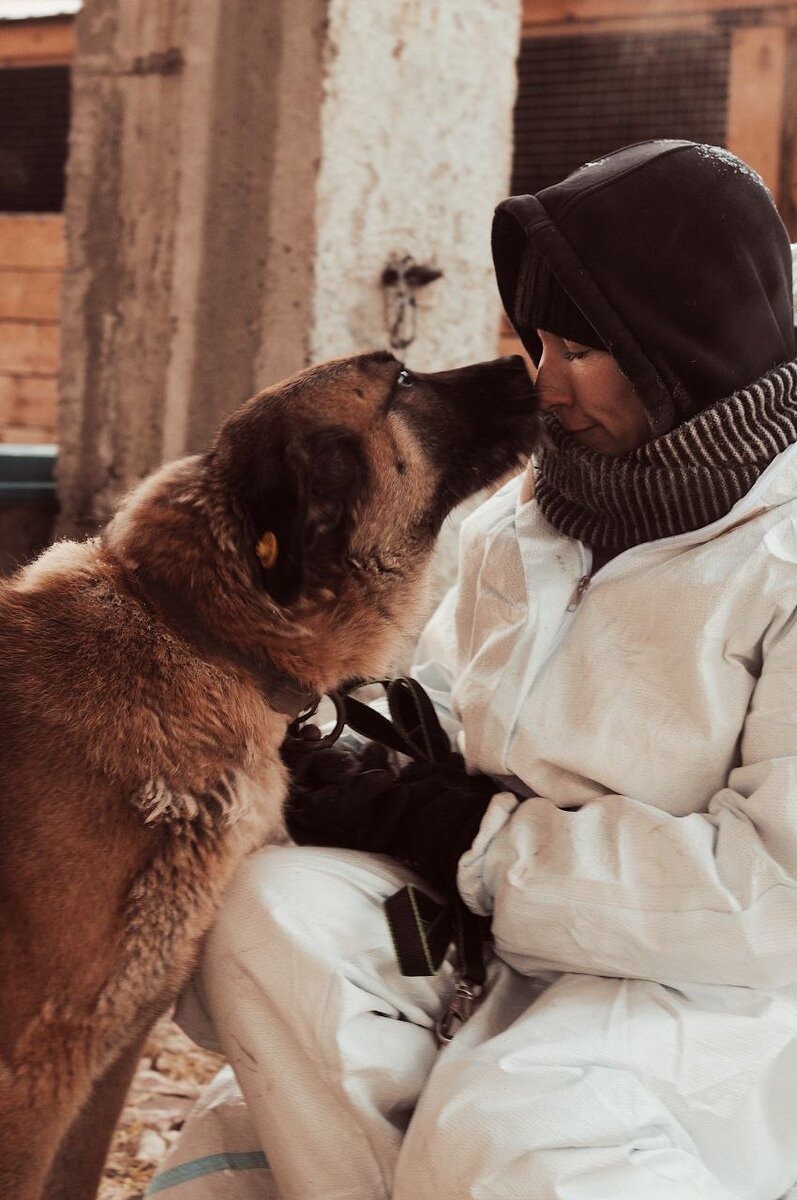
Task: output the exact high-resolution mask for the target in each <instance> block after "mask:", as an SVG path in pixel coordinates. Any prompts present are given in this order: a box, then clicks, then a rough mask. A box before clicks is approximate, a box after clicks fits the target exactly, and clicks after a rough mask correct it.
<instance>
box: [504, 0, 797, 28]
mask: <svg viewBox="0 0 797 1200" xmlns="http://www.w3.org/2000/svg"><path fill="white" fill-rule="evenodd" d="M651 7H652V6H651V3H650V0H523V25H524V27H532V26H534V25H545V24H553V23H555V22H559V23H564V22H574V23H575V22H594V21H599V20H604V19H606V18H617V17H621V18H628V19H634V18H637V17H639V18H645V17H649V16H650V15H651ZM662 7H663V8H664V10H665V12H666V16H667V18H673V17H676V16H688V15H694V14H695V13H716V12H727V11H733V10H734V9H735V8H739V7H745V8H747V9H753V10H759V11H764V12H766V13H768V14H771V15H775V14H779V13H783V14H785V13H787V12H788V10H790V9H791V10H793V9H795V8H797V5H795V4H793V3H782V4H772V3H770V4H762V3H758V4H748V5H740V4H738V3H734V2H733V0H666V3H665V4H664V5H663V6H662Z"/></svg>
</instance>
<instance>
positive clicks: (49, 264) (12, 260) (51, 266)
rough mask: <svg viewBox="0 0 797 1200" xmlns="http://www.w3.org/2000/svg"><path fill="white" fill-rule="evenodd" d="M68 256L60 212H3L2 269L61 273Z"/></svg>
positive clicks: (0, 220) (0, 236) (0, 222)
mask: <svg viewBox="0 0 797 1200" xmlns="http://www.w3.org/2000/svg"><path fill="white" fill-rule="evenodd" d="M65 257H66V252H65V244H64V218H63V216H62V215H61V214H60V213H47V214H45V215H40V214H38V213H36V214H34V213H30V214H28V213H21V214H20V213H0V270H3V269H6V270H7V269H9V268H14V267H22V268H24V269H25V270H33V271H52V270H61V269H62V268H63V266H64V260H65Z"/></svg>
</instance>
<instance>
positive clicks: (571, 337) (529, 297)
mask: <svg viewBox="0 0 797 1200" xmlns="http://www.w3.org/2000/svg"><path fill="white" fill-rule="evenodd" d="M515 312H518V313H523V316H524V317H525V319H526V322H527V323H528V324H529V325H530V326H531V327H532V328H533V329H544V330H545V331H546V333H555V334H557V335H558V336H559V337H561V338H567V340H568V341H572V342H579V343H580V344H581V345H582V346H593V347H594V348H595V349H596V350H605V349H606V347H605V346H604V344H603V342H602V341H601V339H600V338H599V337H598V334H597V333H596V332H595V330H594V329H593V328H592V326H591V325H590V323H589V321H588V320H587V318H586V317H585V316H584V314H583V313H582V311H581V309H580V308H579V307H578V306H577V305H576V304H574V303H573V301H572V300H571V299H570V297H569V296H568V294H567V292H566V291H565V290H564V288H563V287H562V285H561V284H560V283H558V282H557V280H556V276H555V275H553V273H552V272H551V268H550V267H549V266H548V264H547V263H546V262H545V260H544V259H543V258H540V256H539V254H534V252H533V251H532V250H531V249H530V248H528V247H527V249H526V251H525V252H524V255H523V260H522V262H521V264H520V271H519V273H518V281H517V289H516V292H515Z"/></svg>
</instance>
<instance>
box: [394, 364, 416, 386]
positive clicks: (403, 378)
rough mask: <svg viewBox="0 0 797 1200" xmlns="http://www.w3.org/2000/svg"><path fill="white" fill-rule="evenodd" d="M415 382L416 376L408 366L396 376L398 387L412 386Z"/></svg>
mask: <svg viewBox="0 0 797 1200" xmlns="http://www.w3.org/2000/svg"><path fill="white" fill-rule="evenodd" d="M414 383H415V376H414V375H413V374H412V372H411V371H408V370H407V369H406V368H404V369H402V370H401V371H399V373H398V375H397V376H396V387H412V385H413V384H414Z"/></svg>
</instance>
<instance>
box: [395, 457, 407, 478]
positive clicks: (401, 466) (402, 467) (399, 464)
mask: <svg viewBox="0 0 797 1200" xmlns="http://www.w3.org/2000/svg"><path fill="white" fill-rule="evenodd" d="M396 470H397V471H398V473H399V475H403V474H404V473H405V472H406V470H407V464H406V463H405V462H404V460H403V459H401V458H397V459H396Z"/></svg>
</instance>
